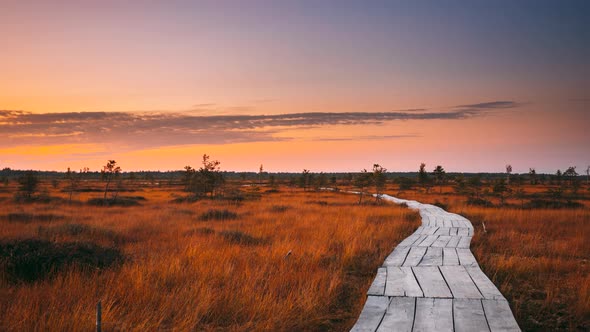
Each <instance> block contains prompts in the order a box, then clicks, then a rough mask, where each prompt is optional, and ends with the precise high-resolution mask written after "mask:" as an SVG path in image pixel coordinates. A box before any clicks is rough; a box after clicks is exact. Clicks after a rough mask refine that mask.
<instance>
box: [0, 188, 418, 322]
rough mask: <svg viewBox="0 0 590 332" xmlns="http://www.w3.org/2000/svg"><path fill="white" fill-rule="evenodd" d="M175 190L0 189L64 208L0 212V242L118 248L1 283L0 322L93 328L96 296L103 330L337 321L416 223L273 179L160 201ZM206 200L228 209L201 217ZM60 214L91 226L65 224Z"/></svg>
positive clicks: (410, 215)
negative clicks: (97, 258)
mask: <svg viewBox="0 0 590 332" xmlns="http://www.w3.org/2000/svg"><path fill="white" fill-rule="evenodd" d="M54 191H55V190H54ZM53 194H55V195H57V194H56V193H52V195H53ZM176 194H179V193H178V192H175V191H174V190H171V189H170V188H165V187H164V188H151V189H146V190H145V191H141V192H135V193H133V194H132V195H142V196H145V197H146V199H147V200H146V201H145V202H142V205H141V206H134V207H91V206H87V205H72V206H69V205H65V204H63V205H51V204H23V205H16V204H14V203H10V200H9V199H8V198H7V197H8V196H7V194H5V195H4V197H5V200H4V201H3V202H2V204H3V209H2V213H1V214H2V215H6V214H8V213H14V212H20V213H28V214H33V215H36V214H54V215H59V216H63V218H62V219H57V220H53V221H33V222H30V223H21V222H8V221H7V220H0V223H1V227H0V239H1V240H2V241H7V240H11V239H25V238H38V237H44V238H46V239H48V240H50V241H53V242H58V243H60V242H71V241H91V242H94V243H97V244H100V245H103V246H117V247H119V248H120V249H121V250H122V251H123V253H124V255H125V257H126V259H125V261H124V263H123V264H122V265H120V266H118V267H111V268H107V269H104V270H101V271H98V270H97V271H90V272H89V271H81V270H79V269H76V268H69V269H67V270H65V271H62V272H59V273H57V274H56V275H55V276H54V277H52V278H46V279H44V280H39V281H36V282H34V283H19V284H14V283H11V282H9V281H7V280H4V281H2V282H0V330H7V331H33V330H52V331H84V330H91V329H93V325H94V308H95V306H96V303H97V301H98V300H99V299H100V300H102V303H103V326H104V329H105V330H125V331H127V330H156V329H161V330H168V329H169V330H180V331H184V330H191V329H192V330H194V329H197V330H234V331H244V330H268V331H271V330H272V331H277V330H345V329H348V328H350V327H351V326H352V324H353V323H354V321H355V320H356V318H357V317H358V314H359V313H360V310H361V308H362V305H363V303H364V300H365V292H366V290H367V289H368V287H369V285H370V283H371V281H372V279H373V277H374V273H375V272H376V269H377V267H378V266H379V265H380V264H381V263H382V262H383V260H384V258H385V256H386V255H387V254H389V253H390V252H391V250H392V249H393V248H394V247H395V246H396V245H397V243H398V242H399V241H401V240H402V239H403V238H405V237H406V236H408V235H409V234H410V233H411V232H412V231H413V230H414V229H415V228H416V227H417V226H418V224H419V218H418V217H417V214H416V213H414V212H412V211H409V210H407V209H404V208H402V207H398V206H393V205H384V206H375V205H364V206H359V205H357V204H355V203H356V201H357V198H356V197H354V196H353V195H347V194H338V193H327V192H322V193H314V192H309V193H304V192H301V191H297V190H292V189H284V188H281V192H279V193H263V194H262V197H261V198H260V199H259V200H247V201H244V202H243V203H241V204H235V203H232V202H227V201H212V200H202V201H198V202H196V203H180V204H177V203H170V202H169V201H170V200H171V199H172V198H173V196H174V195H176ZM62 195H64V197H65V194H63V193H62ZM97 196H98V197H100V193H87V194H77V195H76V196H75V199H81V200H85V199H87V198H88V197H97ZM210 209H217V210H224V209H226V210H228V211H231V212H235V213H237V216H238V217H237V218H236V219H230V220H208V221H203V220H200V218H199V216H200V215H201V214H202V213H204V212H206V211H208V210H210ZM66 224H79V225H87V226H89V228H85V231H82V232H80V233H77V234H72V233H68V232H66V231H63V230H62V229H63V228H66V227H68V226H63V225H66ZM60 227H62V228H60ZM289 252H291V254H290V255H288V256H287V253H289Z"/></svg>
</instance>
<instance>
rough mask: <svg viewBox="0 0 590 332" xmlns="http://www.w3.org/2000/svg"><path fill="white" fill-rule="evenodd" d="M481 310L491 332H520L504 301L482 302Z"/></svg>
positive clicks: (506, 302)
mask: <svg viewBox="0 0 590 332" xmlns="http://www.w3.org/2000/svg"><path fill="white" fill-rule="evenodd" d="M481 302H482V304H483V310H484V312H485V314H486V318H487V320H488V325H489V326H490V330H491V331H492V332H495V331H503V332H504V331H509V332H512V331H520V328H519V327H518V324H517V323H516V320H515V319H514V316H513V315H512V311H510V306H509V305H508V301H505V300H487V299H486V300H482V301H481Z"/></svg>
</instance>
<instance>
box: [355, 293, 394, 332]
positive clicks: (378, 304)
mask: <svg viewBox="0 0 590 332" xmlns="http://www.w3.org/2000/svg"><path fill="white" fill-rule="evenodd" d="M388 305H389V298H388V297H386V296H368V297H367V301H366V302H365V306H364V307H363V311H361V314H360V316H359V319H358V320H357V321H356V324H354V326H353V327H352V329H351V330H350V331H355V332H374V331H375V330H377V327H379V324H380V323H381V319H383V316H385V310H387V306H388Z"/></svg>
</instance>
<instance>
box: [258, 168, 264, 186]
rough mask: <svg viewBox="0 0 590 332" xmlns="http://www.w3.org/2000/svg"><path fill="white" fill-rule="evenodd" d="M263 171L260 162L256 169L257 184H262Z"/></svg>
mask: <svg viewBox="0 0 590 332" xmlns="http://www.w3.org/2000/svg"><path fill="white" fill-rule="evenodd" d="M263 173H264V167H263V166H262V164H260V168H259V169H258V185H259V186H261V185H262V174H263Z"/></svg>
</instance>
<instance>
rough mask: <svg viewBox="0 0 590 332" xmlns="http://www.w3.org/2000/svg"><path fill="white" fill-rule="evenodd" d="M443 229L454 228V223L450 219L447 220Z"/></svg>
mask: <svg viewBox="0 0 590 332" xmlns="http://www.w3.org/2000/svg"><path fill="white" fill-rule="evenodd" d="M443 227H446V228H450V227H453V221H452V220H451V219H450V218H445V219H444V226H443Z"/></svg>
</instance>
